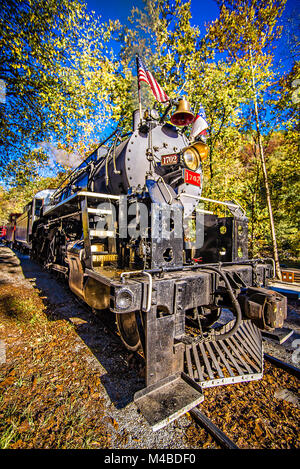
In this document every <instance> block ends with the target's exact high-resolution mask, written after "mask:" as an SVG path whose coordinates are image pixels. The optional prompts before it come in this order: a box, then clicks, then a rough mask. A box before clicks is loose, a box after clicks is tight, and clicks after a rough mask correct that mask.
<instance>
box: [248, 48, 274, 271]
mask: <svg viewBox="0 0 300 469" xmlns="http://www.w3.org/2000/svg"><path fill="white" fill-rule="evenodd" d="M249 50H250V66H251V76H252V90H253V102H254V114H255V123H256V132H257V142H258V149H259V156H260V160H261V165H262V169H263V176H264V183H265V189H266V197H267V206H268V212H269V220H270V228H271V236H272V244H273V255H274V261H275V271H276V277H277V278H278V279H279V280H281V271H280V264H279V257H278V248H277V240H276V233H275V225H274V217H273V210H272V203H271V194H270V187H269V181H268V173H267V167H266V160H265V154H264V148H263V144H262V137H261V132H260V126H259V115H258V105H257V96H256V84H255V77H254V69H253V57H252V50H251V48H250V49H249Z"/></svg>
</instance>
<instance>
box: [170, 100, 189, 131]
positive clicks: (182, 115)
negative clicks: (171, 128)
mask: <svg viewBox="0 0 300 469" xmlns="http://www.w3.org/2000/svg"><path fill="white" fill-rule="evenodd" d="M194 119H195V116H194V114H193V113H192V112H191V106H190V103H189V102H188V101H187V100H186V99H184V98H180V100H179V101H178V104H177V107H176V111H175V112H174V114H172V116H171V122H172V124H174V125H178V126H179V127H183V126H185V125H190V124H191V123H192V122H193V120H194Z"/></svg>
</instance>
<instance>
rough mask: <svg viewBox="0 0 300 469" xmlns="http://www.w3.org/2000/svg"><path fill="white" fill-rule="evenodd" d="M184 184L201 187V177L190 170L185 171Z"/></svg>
mask: <svg viewBox="0 0 300 469" xmlns="http://www.w3.org/2000/svg"><path fill="white" fill-rule="evenodd" d="M183 172H184V182H186V183H187V184H193V186H198V187H201V175H200V174H198V173H195V172H194V171H190V170H189V169H184V170H183Z"/></svg>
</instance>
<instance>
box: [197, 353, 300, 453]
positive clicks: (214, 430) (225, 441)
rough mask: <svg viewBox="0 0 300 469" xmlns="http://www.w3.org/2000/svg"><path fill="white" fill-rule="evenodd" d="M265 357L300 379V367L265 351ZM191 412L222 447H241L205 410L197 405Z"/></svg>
mask: <svg viewBox="0 0 300 469" xmlns="http://www.w3.org/2000/svg"><path fill="white" fill-rule="evenodd" d="M264 358H265V360H267V361H268V362H269V363H271V364H272V365H274V366H275V367H277V368H281V369H282V370H284V371H286V372H287V373H290V374H291V375H293V376H295V377H296V378H298V379H300V368H297V367H295V366H293V365H290V364H289V363H286V362H284V361H282V360H280V359H278V358H275V357H273V356H271V355H269V354H267V353H264ZM189 413H190V415H191V416H192V417H193V418H194V420H195V421H196V422H197V423H198V424H200V425H201V426H202V427H204V428H205V429H206V430H207V431H208V433H210V435H211V436H212V437H213V438H214V439H215V440H216V441H217V442H218V443H219V444H220V446H221V447H222V448H224V449H239V447H238V446H237V445H236V444H235V443H234V442H233V441H232V440H231V439H230V438H229V437H228V436H227V435H226V434H225V433H224V432H223V431H222V430H221V429H220V428H218V427H217V426H216V425H215V424H214V423H213V422H212V420H210V419H209V418H208V417H207V416H206V415H205V414H203V412H201V411H200V410H199V408H197V407H195V408H194V409H192V410H190V412H189Z"/></svg>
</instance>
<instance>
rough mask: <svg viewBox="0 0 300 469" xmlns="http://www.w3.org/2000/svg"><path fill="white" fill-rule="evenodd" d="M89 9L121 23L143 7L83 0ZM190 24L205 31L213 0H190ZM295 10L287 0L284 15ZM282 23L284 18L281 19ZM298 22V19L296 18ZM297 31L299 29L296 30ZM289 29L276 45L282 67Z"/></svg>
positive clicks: (139, 0) (128, 1)
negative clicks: (134, 8) (132, 10)
mask: <svg viewBox="0 0 300 469" xmlns="http://www.w3.org/2000/svg"><path fill="white" fill-rule="evenodd" d="M83 1H84V2H85V3H86V4H87V6H88V9H89V10H93V11H95V12H96V14H98V15H99V14H100V15H101V17H102V19H103V20H104V21H106V20H108V19H117V18H118V19H119V20H120V22H121V23H125V22H126V20H127V18H128V16H129V15H130V11H131V9H132V7H133V6H137V7H138V8H140V9H142V8H143V0H111V1H109V0H106V1H104V0H83ZM191 11H192V20H191V23H192V25H196V26H199V27H200V31H201V32H202V33H204V32H205V23H208V22H211V21H213V20H215V19H216V18H217V17H218V12H219V9H218V6H217V3H216V2H215V1H214V0H191ZM296 12H297V13H298V15H299V13H300V0H287V3H286V8H285V13H284V16H285V17H291V16H295V14H296ZM281 21H282V22H283V24H284V20H283V19H282V20H281ZM298 24H299V19H298ZM298 33H299V31H298ZM288 35H289V30H288V28H287V27H286V28H284V31H283V37H282V39H281V41H280V43H279V44H278V46H277V50H276V52H275V58H276V59H277V60H280V59H282V60H283V65H284V68H285V69H286V70H287V69H289V68H290V65H291V61H290V60H289V59H290V58H289V56H288V49H287V47H286V43H287V40H288Z"/></svg>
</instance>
